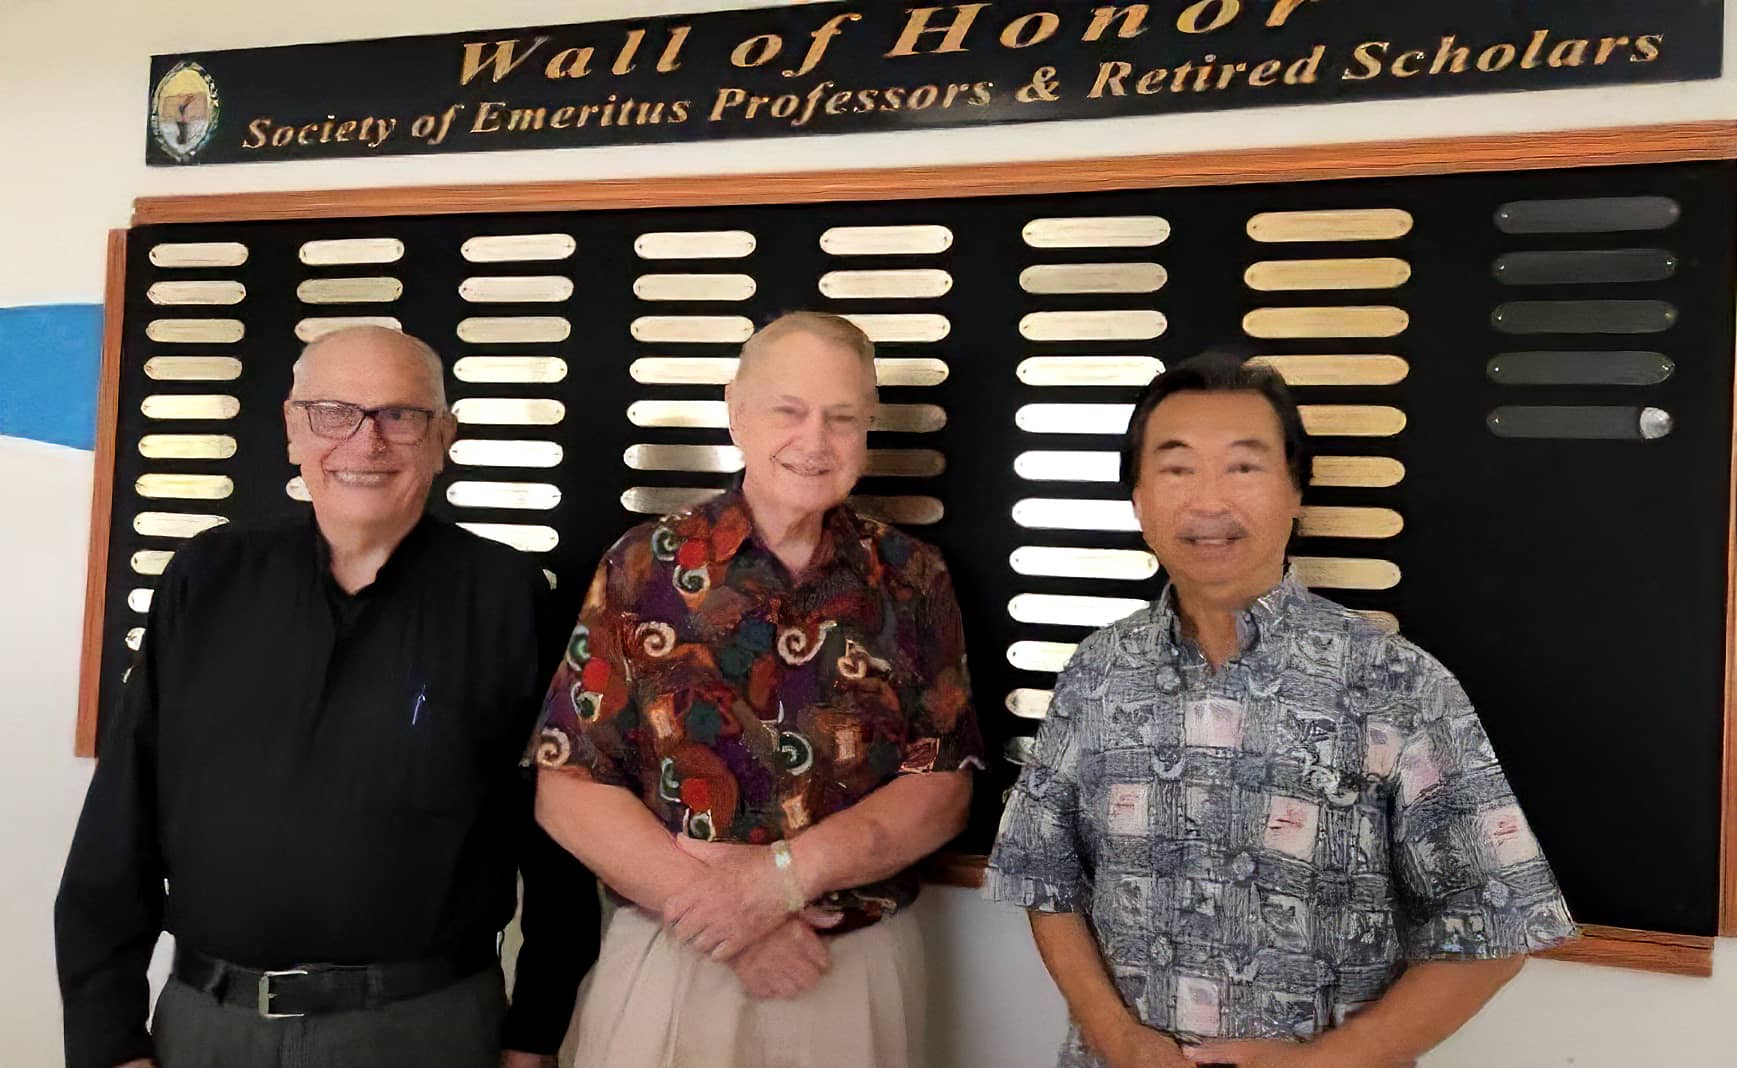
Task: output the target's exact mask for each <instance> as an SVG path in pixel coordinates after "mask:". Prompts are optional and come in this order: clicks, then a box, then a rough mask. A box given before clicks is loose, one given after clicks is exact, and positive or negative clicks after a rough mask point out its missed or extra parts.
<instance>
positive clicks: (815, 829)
mask: <svg viewBox="0 0 1737 1068" xmlns="http://www.w3.org/2000/svg"><path fill="white" fill-rule="evenodd" d="M727 398H728V405H729V411H730V430H731V436H732V438H733V439H734V440H735V442H736V444H737V445H738V446H739V447H740V448H741V451H742V455H743V461H744V465H745V467H744V476H743V481H742V484H741V487H740V488H739V489H736V490H733V491H731V492H728V493H725V494H724V495H722V496H720V497H718V498H715V499H713V500H711V501H709V502H707V503H705V504H702V505H700V506H698V507H696V508H694V509H692V510H690V511H687V512H684V513H681V514H679V515H672V516H668V517H666V518H664V519H661V520H659V521H657V522H654V523H649V524H646V525H644V526H641V527H638V528H636V529H634V530H632V531H630V532H629V533H628V534H627V535H626V536H625V537H624V538H622V539H621V541H620V542H618V543H617V544H616V545H615V547H614V548H613V549H611V550H610V551H609V554H608V555H607V557H606V558H605V559H604V561H603V564H602V566H601V567H600V568H599V569H598V572H597V578H596V580H595V582H594V583H593V585H592V587H591V591H590V593H589V594H588V596H587V597H586V602H585V608H584V611H583V612H582V614H581V615H580V618H579V625H578V627H577V629H576V630H575V631H574V633H573V639H572V642H571V644H570V646H569V648H568V650H567V656H566V660H565V663H564V665H563V666H562V667H561V669H560V670H559V672H558V673H557V674H556V676H555V680H554V683H553V684H552V685H551V687H550V690H549V696H548V701H547V704H546V706H545V711H544V721H543V723H542V725H541V728H540V730H539V732H538V735H537V737H536V739H535V740H534V742H533V753H534V756H535V760H536V762H537V764H538V766H539V767H540V769H541V770H540V772H539V776H538V815H539V818H540V819H541V820H542V822H543V823H544V825H545V826H546V827H547V828H548V829H549V831H550V833H551V834H552V835H553V836H554V837H555V839H556V840H557V841H559V842H561V843H562V844H563V845H565V846H567V848H568V849H570V850H572V851H573V852H574V853H575V854H576V855H578V856H580V857H583V858H587V859H589V860H590V861H591V862H592V863H594V864H595V865H596V869H595V870H596V871H597V873H598V875H599V876H600V877H601V878H602V879H603V880H604V881H605V882H606V883H607V884H608V885H609V887H610V888H611V889H612V890H613V891H614V892H615V893H616V895H617V896H618V897H619V898H620V899H622V900H623V901H624V904H623V906H622V907H621V908H619V909H618V910H617V911H616V912H615V914H614V916H613V917H612V918H611V920H610V923H609V927H608V930H607V932H606V934H605V937H604V945H603V950H602V955H601V957H600V960H599V964H598V966H597V969H596V970H595V971H594V973H593V974H592V977H591V980H590V986H589V988H588V992H587V994H586V996H585V997H584V999H583V1001H582V1004H581V1006H580V1011H579V1045H578V1050H577V1063H578V1064H580V1065H585V1066H590V1065H608V1066H610V1068H663V1066H665V1065H668V1064H695V1065H698V1064H704V1065H707V1066H716V1068H728V1066H730V1065H742V1066H744V1068H747V1066H755V1068H760V1066H770V1065H786V1064H788V1065H811V1064H812V1065H820V1064H824V1065H827V1066H828V1068H838V1066H842V1068H850V1066H853V1065H860V1066H862V1068H870V1066H874V1068H901V1066H905V1065H915V1064H919V1063H921V1051H922V1046H923V1026H922V1024H923V1009H924V990H923V961H922V946H921V942H920V936H919V934H918V931H917V928H916V920H915V918H914V917H913V916H912V915H910V914H909V913H908V912H907V911H905V906H906V905H908V904H910V902H911V901H912V899H913V898H915V896H916V893H917V880H916V875H915V872H914V871H913V869H912V865H913V864H915V863H916V862H917V861H918V860H920V859H921V858H922V857H924V856H926V855H927V854H929V853H931V852H933V851H934V850H935V849H937V848H938V847H940V846H941V845H942V844H943V843H945V842H946V841H947V840H948V839H949V838H951V837H953V836H954V835H955V834H957V833H958V832H959V831H960V830H961V829H963V827H964V822H965V817H966V809H967V804H968V802H969V799H970V792H971V783H970V773H969V770H968V769H969V768H970V767H972V766H973V765H975V766H979V767H980V766H982V760H981V749H982V744H981V741H980V739H979V737H978V733H977V727H976V721H975V718H974V716H973V714H972V709H971V702H970V688H969V684H968V682H967V679H966V673H965V646H964V635H963V631H962V629H961V626H960V620H959V609H958V605H957V603H956V602H955V599H954V595H953V588H952V583H951V580H950V579H949V577H948V574H947V569H946V566H945V565H944V564H943V563H942V560H941V556H940V554H939V553H938V552H936V551H935V549H933V548H931V547H930V546H928V545H925V544H923V543H922V542H920V541H917V540H916V539H915V538H912V537H910V536H908V535H906V534H904V533H901V532H900V531H898V530H895V529H894V528H892V527H890V526H888V525H886V524H884V523H881V522H877V521H875V520H873V519H869V518H866V517H864V516H862V515H860V514H858V513H857V512H856V511H855V510H854V509H853V508H852V506H851V505H850V504H848V503H846V498H847V496H848V495H849V493H850V491H851V488H852V487H853V486H854V485H855V483H856V480H857V477H858V476H859V475H860V474H861V472H862V470H863V467H864V464H865V462H866V459H867V438H868V428H869V422H870V420H871V419H872V417H873V414H874V409H875V377H874V348H873V346H872V344H870V342H869V340H868V338H867V337H865V336H863V334H862V332H861V331H860V330H858V329H857V328H856V327H855V326H853V325H851V324H850V323H849V322H848V321H846V320H844V319H841V318H837V317H835V316H824V315H815V314H809V313H797V314H794V315H789V316H785V317H784V318H782V319H779V320H778V321H776V322H774V323H772V324H771V325H769V326H767V327H766V328H765V329H764V330H762V331H761V332H760V333H758V334H757V335H755V337H754V338H752V339H751V340H750V341H749V342H748V343H747V345H745V346H744V347H743V350H742V359H741V362H740V365H739V367H738V369H737V373H736V378H735V381H734V382H733V383H732V384H731V386H730V390H729V392H728V394H727ZM660 921H661V924H660Z"/></svg>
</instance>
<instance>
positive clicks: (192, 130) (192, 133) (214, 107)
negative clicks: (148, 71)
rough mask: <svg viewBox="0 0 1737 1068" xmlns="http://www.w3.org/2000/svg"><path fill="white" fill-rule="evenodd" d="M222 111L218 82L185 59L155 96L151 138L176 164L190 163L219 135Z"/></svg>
mask: <svg viewBox="0 0 1737 1068" xmlns="http://www.w3.org/2000/svg"><path fill="white" fill-rule="evenodd" d="M218 111H219V106H218V99H217V83H216V82H214V81H212V80H211V75H210V74H208V73H206V71H205V68H204V67H201V66H200V65H199V64H197V63H194V62H191V61H186V60H184V61H182V62H180V63H177V64H175V65H174V66H173V67H171V68H169V73H167V74H165V75H163V77H162V79H161V80H159V81H158V82H157V87H156V89H155V90H153V91H152V93H151V139H152V140H153V141H155V142H156V143H157V147H158V148H161V149H162V150H163V151H164V152H166V153H168V155H169V158H170V159H173V160H174V161H175V162H176V163H186V162H189V161H190V160H192V158H193V157H194V156H196V155H198V153H199V150H200V149H202V148H204V147H205V146H206V144H207V143H208V142H210V140H211V135H212V134H214V133H216V132H217V114H218Z"/></svg>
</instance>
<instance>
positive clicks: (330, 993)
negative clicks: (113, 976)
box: [173, 946, 496, 1020]
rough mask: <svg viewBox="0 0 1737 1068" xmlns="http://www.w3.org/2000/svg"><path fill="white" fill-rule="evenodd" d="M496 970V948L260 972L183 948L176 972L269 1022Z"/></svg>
mask: <svg viewBox="0 0 1737 1068" xmlns="http://www.w3.org/2000/svg"><path fill="white" fill-rule="evenodd" d="M495 966H496V958H495V954H494V949H493V947H486V948H482V949H479V950H478V951H477V952H476V953H475V954H473V955H468V956H453V957H436V958H431V959H428V960H409V961H398V962H395V963H392V964H354V965H348V964H303V965H298V966H296V967H294V968H279V969H275V970H272V971H258V970H256V969H253V968H245V967H242V966H241V965H239V964H231V963H230V962H228V961H226V960H218V959H217V958H216V957H207V956H206V955H205V954H203V953H199V952H196V951H194V950H190V949H184V948H182V947H180V946H177V947H175V967H174V970H173V974H174V976H175V978H176V979H179V980H180V981H181V982H183V983H185V984H187V985H188V986H190V987H193V988H194V989H195V990H202V991H204V992H205V993H207V994H210V995H211V996H212V997H214V998H216V999H217V1000H218V1001H219V1002H222V1003H223V1004H225V1005H246V1006H248V1007H249V1008H253V1009H256V1010H258V1012H259V1014H260V1016H262V1017H264V1018H265V1019H267V1020H282V1019H288V1018H290V1017H295V1016H318V1015H321V1014H324V1013H331V1012H354V1011H357V1010H361V1009H378V1008H381V1007H383V1006H386V1005H390V1004H392V1003H393V1002H398V1001H406V1000H408V999H410V998H416V997H421V996H422V995H424V994H432V993H434V992H435V991H436V990H440V989H443V988H445V987H448V986H451V985H452V984H454V983H456V982H458V981H459V980H461V979H468V978H469V977H471V976H473V975H475V974H476V973H478V972H480V971H482V970H483V969H485V968H492V967H495Z"/></svg>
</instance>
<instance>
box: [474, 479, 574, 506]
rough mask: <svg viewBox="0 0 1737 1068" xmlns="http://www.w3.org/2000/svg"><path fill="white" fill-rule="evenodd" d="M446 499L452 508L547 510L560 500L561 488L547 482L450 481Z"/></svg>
mask: <svg viewBox="0 0 1737 1068" xmlns="http://www.w3.org/2000/svg"><path fill="white" fill-rule="evenodd" d="M446 501H447V503H448V504H450V505H452V506H453V507H455V508H525V509H533V510H537V511H548V510H549V509H551V508H553V507H555V506H556V505H558V504H560V503H561V491H560V489H559V488H557V487H555V486H551V485H549V484H548V483H547V482H454V483H453V484H452V485H450V486H448V487H446Z"/></svg>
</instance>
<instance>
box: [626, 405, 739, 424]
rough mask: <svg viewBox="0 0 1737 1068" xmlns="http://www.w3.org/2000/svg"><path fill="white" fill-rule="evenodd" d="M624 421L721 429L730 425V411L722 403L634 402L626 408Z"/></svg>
mask: <svg viewBox="0 0 1737 1068" xmlns="http://www.w3.org/2000/svg"><path fill="white" fill-rule="evenodd" d="M627 421H628V422H630V423H632V424H633V425H634V426H646V427H652V426H656V427H682V428H686V429H692V430H723V429H725V428H726V427H728V426H729V425H730V412H729V408H728V407H727V406H726V405H725V404H724V402H723V401H634V402H633V403H632V404H629V405H628V406H627Z"/></svg>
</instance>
